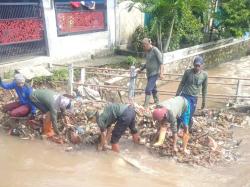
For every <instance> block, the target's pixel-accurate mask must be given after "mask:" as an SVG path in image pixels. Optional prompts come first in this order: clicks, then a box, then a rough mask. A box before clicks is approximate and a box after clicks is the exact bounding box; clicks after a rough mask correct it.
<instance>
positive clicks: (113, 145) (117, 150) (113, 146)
mask: <svg viewBox="0 0 250 187" xmlns="http://www.w3.org/2000/svg"><path fill="white" fill-rule="evenodd" d="M112 151H114V152H117V153H119V152H120V147H119V144H118V143H115V144H112Z"/></svg>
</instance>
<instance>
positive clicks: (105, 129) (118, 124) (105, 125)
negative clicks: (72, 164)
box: [87, 103, 139, 152]
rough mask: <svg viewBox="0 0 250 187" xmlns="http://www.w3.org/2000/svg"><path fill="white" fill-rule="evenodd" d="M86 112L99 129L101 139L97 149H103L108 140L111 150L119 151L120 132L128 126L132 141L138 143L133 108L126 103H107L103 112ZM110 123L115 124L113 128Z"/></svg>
mask: <svg viewBox="0 0 250 187" xmlns="http://www.w3.org/2000/svg"><path fill="white" fill-rule="evenodd" d="M92 114H93V115H91V114H90V113H89V114H87V116H88V118H89V119H90V120H91V121H92V122H96V123H97V124H98V126H99V128H100V131H101V141H100V144H99V145H98V150H105V147H106V145H107V143H108V142H109V141H110V137H111V145H112V150H113V151H115V152H119V151H120V149H119V145H118V142H119V140H120V138H121V136H122V134H123V133H124V132H125V131H126V129H127V128H128V127H129V129H130V132H131V134H132V137H133V141H134V143H139V134H138V132H137V129H136V128H135V115H136V113H135V110H134V108H133V107H132V106H130V105H127V104H119V103H110V104H107V105H106V106H105V107H104V109H103V112H102V113H101V114H99V112H94V113H93V112H92ZM112 124H115V126H114V129H113V130H112V129H111V126H112ZM111 132H112V135H111Z"/></svg>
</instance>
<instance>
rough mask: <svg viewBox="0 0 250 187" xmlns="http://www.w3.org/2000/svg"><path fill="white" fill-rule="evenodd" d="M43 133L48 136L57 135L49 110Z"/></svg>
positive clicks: (44, 120) (44, 121)
mask: <svg viewBox="0 0 250 187" xmlns="http://www.w3.org/2000/svg"><path fill="white" fill-rule="evenodd" d="M43 134H44V135H46V136H47V137H48V138H49V137H52V136H54V135H55V133H54V130H53V127H52V121H51V119H50V113H49V112H47V113H46V114H45V118H44V119H43Z"/></svg>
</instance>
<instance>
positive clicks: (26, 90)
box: [0, 74, 36, 117]
mask: <svg viewBox="0 0 250 187" xmlns="http://www.w3.org/2000/svg"><path fill="white" fill-rule="evenodd" d="M0 86H1V87H2V88H4V89H6V90H12V89H15V91H16V93H17V95H18V99H19V101H15V102H12V103H9V104H7V105H5V106H4V110H5V111H6V112H8V113H9V114H10V116H11V117H24V116H27V115H28V114H29V113H30V112H31V114H32V116H35V113H36V108H35V106H34V105H33V104H32V103H31V101H30V98H29V97H30V95H31V93H32V88H31V87H29V86H28V85H27V84H25V78H24V76H23V75H21V74H16V75H15V78H14V80H13V81H12V82H11V83H4V82H2V79H1V77H0Z"/></svg>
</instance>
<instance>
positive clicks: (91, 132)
mask: <svg viewBox="0 0 250 187" xmlns="http://www.w3.org/2000/svg"><path fill="white" fill-rule="evenodd" d="M90 82H91V83H92V84H93V82H94V83H95V84H102V83H101V82H100V81H98V80H97V79H92V80H90ZM106 91H107V90H106ZM100 93H102V91H100V90H99V88H98V86H91V87H82V88H78V92H76V96H77V97H76V99H75V105H74V107H75V115H74V116H70V121H71V125H70V126H64V125H62V124H63V123H62V121H60V120H59V121H58V124H60V125H61V126H59V129H60V130H61V131H62V132H63V140H61V139H58V137H54V138H50V139H49V140H51V141H54V142H56V143H60V144H61V143H64V144H65V145H68V148H67V149H66V151H71V150H72V147H71V146H73V145H75V144H78V145H95V144H97V142H98V141H99V134H100V131H99V128H98V126H97V124H93V123H91V122H89V121H88V119H87V116H86V115H85V113H86V111H89V110H97V109H100V108H103V106H104V105H105V104H106V102H107V100H104V99H105V97H102V96H101V95H102V94H100ZM99 94H100V95H99ZM0 96H1V97H0V107H2V106H3V105H4V104H6V103H7V102H10V101H11V99H12V98H11V95H10V94H8V91H5V90H0ZM109 96H110V97H112V95H109ZM95 97H98V99H96V98H95ZM134 107H135V110H136V113H137V116H136V123H137V124H136V125H137V128H138V130H139V132H140V136H141V140H140V144H141V145H144V146H145V147H146V148H147V149H148V150H149V152H150V153H152V154H154V155H158V156H161V157H168V158H172V159H174V160H176V161H177V162H180V163H187V164H190V165H200V166H204V167H209V166H212V165H214V164H217V163H220V162H231V161H234V160H237V159H238V157H239V156H240V155H239V154H238V153H237V147H238V146H239V145H240V143H241V140H236V139H235V138H234V137H233V128H244V127H245V126H246V124H248V121H249V117H248V116H246V115H244V114H243V113H239V112H235V111H232V110H207V111H205V112H204V111H203V112H199V111H198V112H197V114H196V116H195V117H194V125H193V128H192V131H191V138H190V140H189V144H188V149H189V150H190V154H184V153H183V152H182V150H181V147H182V138H181V136H182V133H181V131H180V132H179V134H178V135H179V139H178V149H179V151H178V152H177V153H175V152H174V151H173V149H172V133H171V130H170V128H169V129H168V131H167V136H166V139H165V142H164V144H163V146H161V147H153V144H154V143H155V142H156V141H157V138H158V130H159V128H160V127H159V124H158V123H156V122H154V121H153V120H152V118H151V113H150V111H147V112H145V110H144V109H143V107H142V106H140V105H138V104H136V103H135V104H134ZM0 124H1V126H0V128H2V129H4V130H5V131H6V132H7V133H9V134H10V135H13V136H18V137H20V138H21V139H29V140H32V139H34V138H38V139H44V138H46V137H44V136H43V135H42V115H41V114H38V115H37V116H36V119H35V120H32V121H29V120H27V118H19V119H13V118H12V119H10V118H9V116H8V115H7V114H4V113H1V112H0ZM124 138H127V139H129V138H131V136H130V134H129V132H126V134H125V135H124Z"/></svg>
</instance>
